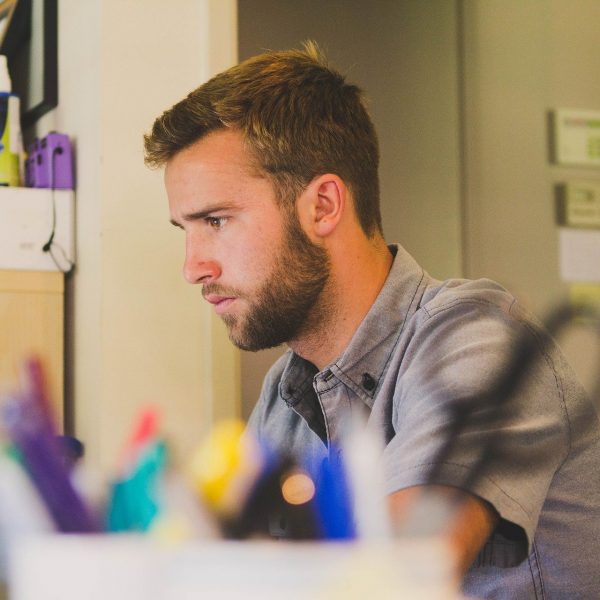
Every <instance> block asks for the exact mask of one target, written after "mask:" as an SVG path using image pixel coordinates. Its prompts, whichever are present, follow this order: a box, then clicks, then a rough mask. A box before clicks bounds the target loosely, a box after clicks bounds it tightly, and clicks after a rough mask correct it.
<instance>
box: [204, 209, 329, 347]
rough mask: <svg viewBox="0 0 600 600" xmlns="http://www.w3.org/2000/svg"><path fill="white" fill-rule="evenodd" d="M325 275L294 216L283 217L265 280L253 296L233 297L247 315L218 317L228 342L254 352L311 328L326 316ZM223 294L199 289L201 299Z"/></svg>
mask: <svg viewBox="0 0 600 600" xmlns="http://www.w3.org/2000/svg"><path fill="white" fill-rule="evenodd" d="M330 273H331V264H330V261H329V256H328V254H327V252H326V251H325V250H324V249H323V248H321V247H319V246H317V245H316V244H313V243H312V242H311V241H310V239H309V238H308V236H307V235H306V234H305V233H304V231H303V230H302V228H301V226H300V223H299V221H298V218H297V216H296V214H295V213H293V214H290V215H288V216H287V217H286V219H285V229H284V239H283V241H282V243H281V245H280V247H279V249H278V250H277V255H276V256H275V262H274V267H273V269H272V271H271V273H270V274H269V276H268V277H267V279H266V280H265V282H264V283H263V284H262V285H261V287H260V289H259V290H258V292H257V293H256V294H254V298H250V297H248V296H247V295H244V293H243V292H240V293H237V292H236V293H235V295H236V296H238V297H240V298H245V299H246V300H247V301H248V303H249V309H248V312H247V313H246V314H245V315H230V314H225V315H223V316H222V319H223V322H224V323H225V325H226V326H227V330H228V333H229V339H230V340H231V341H232V342H233V343H234V344H235V345H236V346H237V347H238V348H240V349H242V350H250V351H252V352H256V351H258V350H264V349H266V348H273V347H275V346H279V345H280V344H283V343H285V342H290V341H293V340H296V339H298V338H299V337H301V336H302V335H303V334H305V333H306V332H308V331H312V330H314V329H315V328H316V327H317V326H318V325H319V324H320V323H322V321H323V320H324V319H325V317H326V316H327V315H328V314H329V310H328V306H327V303H326V302H325V299H324V297H323V296H324V295H323V289H324V288H325V285H326V283H327V282H328V280H329V277H330ZM229 292H230V290H227V289H226V288H222V287H221V286H219V284H206V285H205V286H204V289H203V290H202V293H203V294H204V295H206V294H209V293H216V294H219V293H224V294H225V295H228V293H229Z"/></svg>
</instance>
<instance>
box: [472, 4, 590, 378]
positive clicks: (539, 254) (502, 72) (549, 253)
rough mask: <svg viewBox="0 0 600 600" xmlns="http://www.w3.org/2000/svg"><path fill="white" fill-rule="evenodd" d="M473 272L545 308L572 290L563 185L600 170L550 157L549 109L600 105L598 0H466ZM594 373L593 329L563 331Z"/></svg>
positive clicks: (582, 368) (571, 350)
mask: <svg viewBox="0 0 600 600" xmlns="http://www.w3.org/2000/svg"><path fill="white" fill-rule="evenodd" d="M463 6H464V57H463V61H464V70H463V77H464V79H463V83H464V99H465V103H464V123H465V131H464V133H465V137H464V140H465V156H464V158H465V162H464V167H465V175H466V177H465V192H466V197H465V200H466V211H465V231H466V233H467V235H466V239H465V244H466V245H465V257H466V274H467V275H468V276H471V277H480V276H484V275H485V276H487V277H492V278H494V279H497V280H499V281H501V282H503V283H505V284H506V285H507V286H508V287H510V288H511V289H513V290H515V291H516V292H517V293H518V294H519V295H520V296H521V297H522V298H523V299H524V301H525V302H526V303H528V304H529V305H530V306H531V307H532V308H533V309H534V310H535V311H536V312H537V313H538V314H540V315H543V314H545V313H546V312H547V310H548V309H549V308H550V306H552V305H554V304H555V303H557V302H558V301H559V299H562V298H564V297H565V296H566V295H567V291H568V290H567V288H566V286H565V285H564V284H563V283H562V282H561V280H560V277H559V269H558V265H559V258H558V229H557V225H556V218H555V206H554V194H553V186H554V184H555V183H559V182H564V181H566V180H569V179H584V180H590V179H591V180H596V181H598V180H599V179H600V171H598V170H597V169H596V170H594V169H585V168H579V169H577V168H566V167H562V166H556V165H551V164H550V162H549V160H548V128H547V122H546V121H547V113H548V111H549V110H552V109H554V108H580V109H595V110H599V109H600V69H599V68H598V52H597V45H598V23H600V3H599V2H597V1H596V0H568V1H567V0H526V1H523V0H486V1H477V2H472V1H468V2H464V3H463ZM563 344H564V348H565V351H566V352H567V355H568V357H569V359H570V361H571V363H572V364H573V366H574V367H575V368H576V370H578V371H579V373H580V375H581V376H582V377H583V378H584V379H585V382H586V383H589V382H591V372H592V368H593V367H594V368H595V370H597V364H598V354H597V353H594V352H590V340H589V334H586V332H585V331H583V330H580V331H576V332H575V333H574V334H572V335H570V336H569V337H568V338H566V339H564V340H563Z"/></svg>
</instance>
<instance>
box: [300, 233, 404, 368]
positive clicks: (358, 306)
mask: <svg viewBox="0 0 600 600" xmlns="http://www.w3.org/2000/svg"><path fill="white" fill-rule="evenodd" d="M349 247H350V248H352V250H351V251H346V250H345V249H343V250H342V249H340V251H338V252H336V251H335V249H333V251H332V253H331V262H332V274H331V278H330V281H329V282H328V284H327V286H326V288H325V289H324V290H323V294H322V306H320V307H317V312H319V310H318V309H322V310H321V311H320V313H321V317H320V318H319V319H318V320H317V322H316V323H314V324H313V325H312V326H311V327H310V328H309V330H308V331H306V332H305V333H304V334H303V335H301V336H300V338H299V339H298V340H294V341H291V342H289V344H288V345H289V347H290V348H291V349H292V350H293V351H294V352H295V353H296V354H298V355H299V356H301V357H302V358H304V359H305V360H308V361H310V362H311V363H313V364H314V365H315V366H316V367H317V368H318V369H319V370H322V369H324V368H325V367H326V366H327V365H328V364H330V363H332V362H333V361H334V360H335V359H336V358H337V357H338V356H340V355H341V354H342V353H343V352H344V350H345V349H346V348H347V347H348V345H349V344H350V341H351V340H352V337H353V336H354V334H355V333H356V330H357V329H358V327H359V325H360V324H361V322H362V320H363V319H364V318H365V316H366V314H367V313H368V312H369V309H370V308H371V306H372V305H373V303H374V302H375V299H376V298H377V296H378V295H379V292H380V291H381V288H382V287H383V284H384V283H385V280H386V278H387V276H388V273H389V271H390V268H391V266H392V262H393V256H392V254H391V253H390V251H389V249H388V248H387V246H386V245H385V242H384V240H383V238H381V237H378V238H377V239H376V240H370V241H368V240H365V243H364V244H359V245H358V246H349Z"/></svg>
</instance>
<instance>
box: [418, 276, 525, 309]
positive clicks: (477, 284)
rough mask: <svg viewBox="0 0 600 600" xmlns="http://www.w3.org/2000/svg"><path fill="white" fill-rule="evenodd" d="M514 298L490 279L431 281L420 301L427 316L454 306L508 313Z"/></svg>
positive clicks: (513, 303)
mask: <svg viewBox="0 0 600 600" xmlns="http://www.w3.org/2000/svg"><path fill="white" fill-rule="evenodd" d="M515 303H516V301H515V297H514V296H513V295H512V294H511V293H510V292H509V291H508V290H507V289H506V288H504V287H503V286H502V285H500V284H499V283H497V282H496V281H492V280H491V279H485V278H483V279H447V280H445V281H436V280H433V279H432V280H431V281H430V282H429V284H428V285H427V286H426V288H425V291H424V293H423V298H422V301H421V308H423V309H424V310H425V311H426V312H427V313H428V314H429V315H434V314H437V313H439V312H441V311H444V310H448V309H450V308H452V307H455V306H465V307H468V306H478V305H479V306H484V307H485V306H487V307H490V308H496V309H499V310H500V311H502V312H505V313H508V312H509V311H511V309H512V308H513V306H514V305H515Z"/></svg>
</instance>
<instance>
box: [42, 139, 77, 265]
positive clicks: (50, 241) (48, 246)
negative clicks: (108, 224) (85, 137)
mask: <svg viewBox="0 0 600 600" xmlns="http://www.w3.org/2000/svg"><path fill="white" fill-rule="evenodd" d="M62 153H63V149H62V147H61V146H56V148H54V149H53V150H52V154H51V155H50V179H51V181H50V189H51V190H52V191H51V200H52V231H51V232H50V237H49V238H48V241H47V242H46V243H45V244H44V245H43V246H42V252H47V253H48V254H50V258H52V262H54V264H55V265H56V268H57V269H58V270H59V271H62V272H63V273H65V274H69V273H70V272H71V271H72V270H73V267H74V266H75V264H74V263H73V262H72V261H70V260H69V258H68V257H67V253H66V252H65V250H64V248H63V247H62V246H61V245H60V244H58V243H56V242H55V241H54V235H55V233H56V186H55V181H56V173H55V170H56V159H55V156H56V155H57V154H62ZM55 246H56V248H58V249H59V250H60V252H61V254H62V256H63V260H64V262H65V263H66V264H67V265H68V268H67V269H63V268H62V265H61V264H60V263H59V262H58V260H57V259H56V256H55V255H54V252H53V251H52V248H53V247H55Z"/></svg>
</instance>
